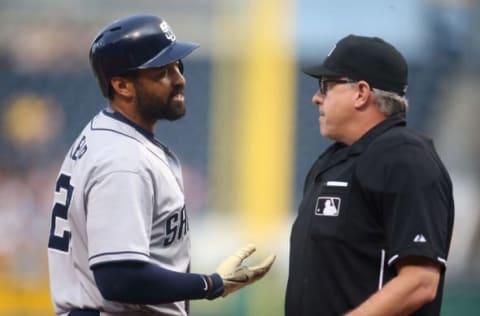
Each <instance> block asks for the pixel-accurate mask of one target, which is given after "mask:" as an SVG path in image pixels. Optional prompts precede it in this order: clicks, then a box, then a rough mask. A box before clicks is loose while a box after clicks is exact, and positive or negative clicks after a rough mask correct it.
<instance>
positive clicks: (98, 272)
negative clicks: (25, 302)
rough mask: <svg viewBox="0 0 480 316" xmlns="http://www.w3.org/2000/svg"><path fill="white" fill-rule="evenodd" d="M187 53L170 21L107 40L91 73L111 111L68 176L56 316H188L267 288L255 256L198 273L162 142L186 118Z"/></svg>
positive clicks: (175, 165)
mask: <svg viewBox="0 0 480 316" xmlns="http://www.w3.org/2000/svg"><path fill="white" fill-rule="evenodd" d="M197 47H198V45H197V44H195V43H189V42H179V41H177V40H176V37H175V34H174V33H173V31H172V29H171V28H170V27H169V25H168V24H167V22H166V21H165V20H163V19H161V18H160V17H156V16H150V15H134V16H129V17H126V18H122V19H120V20H117V21H115V22H113V23H111V24H109V25H107V26H106V27H105V28H104V29H102V30H101V31H100V32H99V33H98V35H97V36H96V38H95V39H94V41H93V43H92V45H91V48H90V62H91V66H92V69H93V72H94V74H95V76H96V79H97V81H98V84H99V86H100V89H101V91H102V93H103V95H104V96H105V97H106V98H108V100H109V105H108V107H107V108H105V109H104V110H102V111H101V112H100V113H98V114H97V115H96V116H95V117H94V118H93V119H92V120H91V121H90V122H89V123H88V124H87V125H86V127H85V128H84V129H83V131H82V132H81V134H80V135H79V137H78V138H77V139H76V140H75V142H74V144H73V145H72V147H71V148H70V150H69V152H68V154H67V155H66V157H65V160H64V162H63V165H62V167H61V170H60V173H59V175H58V179H57V183H56V187H55V197H54V207H53V211H52V219H51V230H50V237H49V242H48V259H49V270H50V286H51V295H52V300H53V304H54V307H55V312H56V314H57V315H62V316H66V315H69V316H93V315H102V316H106V315H112V316H113V315H129V316H137V315H188V304H187V301H188V300H190V299H203V298H207V299H214V298H217V297H219V296H226V295H228V294H230V293H232V292H233V291H236V290H238V289H240V288H242V287H244V286H246V285H248V284H251V283H253V282H255V281H257V280H258V279H260V278H262V277H263V276H264V275H265V274H266V273H267V272H268V271H269V269H270V267H271V265H272V264H273V261H274V259H275V256H273V255H271V256H269V257H267V258H266V259H265V260H264V261H263V262H262V263H261V264H259V265H258V266H254V267H247V266H243V265H242V261H243V260H244V259H245V258H247V257H248V256H250V255H251V254H252V253H253V252H254V251H255V246H254V245H248V246H245V247H244V248H242V249H240V250H239V251H237V252H236V253H235V254H234V255H233V256H231V257H229V258H227V259H226V260H225V261H224V262H223V263H221V264H220V266H219V267H218V268H217V270H216V272H215V273H213V274H209V275H203V274H195V273H190V272H189V265H190V233H189V223H188V216H187V211H186V206H185V196H184V192H183V183H182V175H181V169H180V164H179V161H178V159H177V157H176V156H175V154H174V153H173V152H172V151H170V150H169V149H168V148H167V147H166V146H165V145H163V144H162V143H161V142H159V141H158V140H157V139H156V138H155V137H154V129H155V124H156V122H157V121H158V120H162V119H166V120H177V119H179V118H181V117H182V116H183V115H184V114H185V105H184V94H183V91H184V86H185V78H184V77H183V75H182V73H183V63H182V61H181V60H182V59H183V58H184V57H186V56H187V55H189V54H190V53H191V52H192V51H193V50H194V49H196V48H197Z"/></svg>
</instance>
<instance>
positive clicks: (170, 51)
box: [137, 42, 200, 69]
mask: <svg viewBox="0 0 480 316" xmlns="http://www.w3.org/2000/svg"><path fill="white" fill-rule="evenodd" d="M199 46H200V45H199V44H197V43H192V42H173V43H172V45H170V46H168V47H166V48H165V49H164V50H162V51H160V52H159V53H158V54H157V55H155V56H154V57H153V58H152V59H150V60H149V61H147V62H145V63H144V64H143V65H142V66H140V67H137V69H146V68H158V67H163V66H165V65H168V64H171V63H174V62H176V61H177V60H180V59H183V58H185V57H187V56H188V55H190V53H192V52H193V51H194V50H195V49H197V48H198V47H199Z"/></svg>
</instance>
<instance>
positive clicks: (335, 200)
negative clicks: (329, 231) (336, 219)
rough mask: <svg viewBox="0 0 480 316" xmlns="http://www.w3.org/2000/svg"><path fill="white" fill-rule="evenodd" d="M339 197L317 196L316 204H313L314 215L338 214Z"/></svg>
mask: <svg viewBox="0 0 480 316" xmlns="http://www.w3.org/2000/svg"><path fill="white" fill-rule="evenodd" d="M341 201H342V200H341V199H340V198H339V197H334V196H319V197H318V198H317V204H316V205H315V215H318V216H338V214H339V213H340V202H341Z"/></svg>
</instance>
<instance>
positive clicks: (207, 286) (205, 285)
mask: <svg viewBox="0 0 480 316" xmlns="http://www.w3.org/2000/svg"><path fill="white" fill-rule="evenodd" d="M92 270H93V275H94V277H95V282H96V283H97V286H98V289H99V290H100V293H101V294H102V296H103V297H104V298H105V299H107V300H111V301H116V302H120V303H128V304H142V305H143V304H163V303H168V302H177V301H184V300H191V299H203V298H208V299H213V298H215V297H218V296H219V295H221V294H222V293H223V282H222V279H221V278H220V276H219V275H218V274H212V275H209V276H207V275H201V274H195V273H181V272H175V271H171V270H167V269H164V268H161V267H159V266H158V265H155V264H152V263H148V262H141V261H121V262H109V263H103V264H98V265H95V266H93V267H92Z"/></svg>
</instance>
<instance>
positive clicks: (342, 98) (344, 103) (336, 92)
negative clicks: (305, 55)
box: [312, 78, 355, 142]
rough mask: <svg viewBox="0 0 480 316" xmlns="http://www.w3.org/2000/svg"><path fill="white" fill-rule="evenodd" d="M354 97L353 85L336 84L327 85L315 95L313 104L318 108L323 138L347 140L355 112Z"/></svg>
mask: <svg viewBox="0 0 480 316" xmlns="http://www.w3.org/2000/svg"><path fill="white" fill-rule="evenodd" d="M325 79H328V78H325ZM337 79H338V78H337ZM320 90H323V92H322V91H320ZM353 97H354V88H353V84H351V83H346V84H343V83H335V82H331V83H327V84H326V86H324V87H323V89H319V90H317V92H316V93H315V94H314V95H313V97H312V103H313V104H315V105H317V106H318V112H319V118H318V121H319V125H320V133H321V134H322V136H324V137H327V138H330V139H333V140H336V141H340V142H342V141H344V140H345V138H346V136H347V135H346V134H347V133H348V131H349V126H350V125H351V123H352V122H353V114H354V112H355V110H354V106H353V103H352V102H353Z"/></svg>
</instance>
